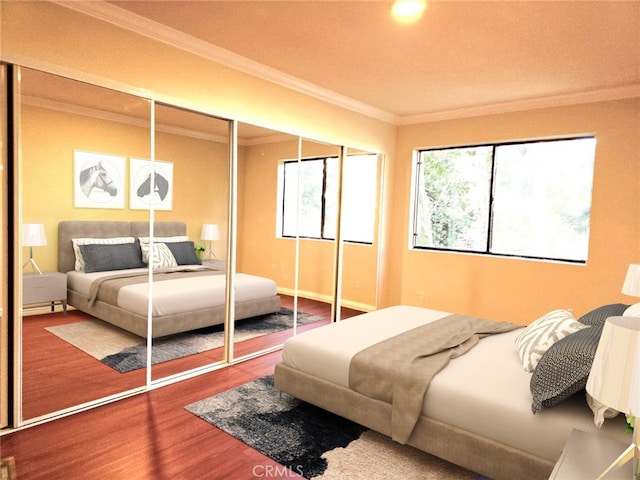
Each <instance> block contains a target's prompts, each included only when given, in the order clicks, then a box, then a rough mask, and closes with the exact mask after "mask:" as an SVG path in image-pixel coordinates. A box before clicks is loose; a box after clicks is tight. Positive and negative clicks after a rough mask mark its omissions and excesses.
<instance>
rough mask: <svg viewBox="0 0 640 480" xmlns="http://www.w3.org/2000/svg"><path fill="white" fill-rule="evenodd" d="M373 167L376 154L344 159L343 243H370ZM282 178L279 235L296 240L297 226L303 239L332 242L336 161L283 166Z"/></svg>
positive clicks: (334, 226) (335, 212)
mask: <svg viewBox="0 0 640 480" xmlns="http://www.w3.org/2000/svg"><path fill="white" fill-rule="evenodd" d="M377 168H378V163H377V156H376V155H349V156H347V157H345V161H344V166H343V171H342V180H343V188H342V219H343V221H342V225H343V232H342V233H343V238H344V239H345V240H346V241H350V242H358V243H370V244H371V243H373V235H374V222H375V207H376V193H377V188H376V187H377V185H376V178H377V173H378V172H377ZM282 173H283V175H282V178H283V181H282V183H281V185H282V193H281V198H282V222H281V225H282V232H281V234H282V236H283V237H295V236H296V226H297V225H298V222H299V233H300V236H301V237H306V238H317V239H326V240H334V239H335V237H336V218H337V199H338V157H326V158H311V159H304V160H302V161H300V162H298V161H295V160H293V161H286V162H284V163H283V172H282ZM298 180H299V181H298ZM298 199H300V215H299V218H298Z"/></svg>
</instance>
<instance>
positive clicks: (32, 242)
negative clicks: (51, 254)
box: [22, 223, 47, 275]
mask: <svg viewBox="0 0 640 480" xmlns="http://www.w3.org/2000/svg"><path fill="white" fill-rule="evenodd" d="M46 244H47V236H46V234H45V233H44V225H43V224H41V223H23V224H22V245H23V246H24V247H29V260H27V261H26V262H25V264H24V265H23V266H22V268H23V269H24V268H26V267H27V265H31V267H32V268H33V270H34V271H35V272H38V273H39V274H40V275H42V272H41V271H40V269H39V268H38V265H37V264H36V261H35V260H34V259H33V247H43V246H45V245H46Z"/></svg>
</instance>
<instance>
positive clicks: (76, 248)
mask: <svg viewBox="0 0 640 480" xmlns="http://www.w3.org/2000/svg"><path fill="white" fill-rule="evenodd" d="M134 241H135V239H134V238H133V237H113V238H73V239H71V244H72V245H73V253H75V256H76V263H75V266H74V269H75V271H76V272H83V271H84V259H83V258H82V252H81V251H80V245H94V244H95V245H116V244H121V243H133V242H134Z"/></svg>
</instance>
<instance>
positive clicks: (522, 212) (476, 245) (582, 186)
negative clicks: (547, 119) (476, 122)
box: [413, 137, 596, 263]
mask: <svg viewBox="0 0 640 480" xmlns="http://www.w3.org/2000/svg"><path fill="white" fill-rule="evenodd" d="M595 145H596V141H595V138H594V137H582V138H572V139H562V140H545V141H535V142H522V143H508V144H506V143H505V144H496V145H481V146H469V147H454V148H443V149H434V150H421V151H419V152H418V165H417V168H416V184H415V192H416V194H415V206H414V219H413V226H414V230H413V247H414V248H428V249H436V250H451V251H460V252H475V253H486V254H496V255H508V256H518V257H526V258H540V259H554V260H563V261H570V262H580V263H584V262H586V260H587V253H588V247H589V224H590V216H591V188H592V184H593V167H594V160H595Z"/></svg>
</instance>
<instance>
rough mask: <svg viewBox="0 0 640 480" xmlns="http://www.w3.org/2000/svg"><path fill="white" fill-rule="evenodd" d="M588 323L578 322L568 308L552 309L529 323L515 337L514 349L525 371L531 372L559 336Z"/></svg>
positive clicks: (579, 328) (564, 335)
mask: <svg viewBox="0 0 640 480" xmlns="http://www.w3.org/2000/svg"><path fill="white" fill-rule="evenodd" d="M583 328H589V326H588V325H585V324H583V323H580V322H578V321H577V320H576V319H575V318H574V316H573V313H571V311H570V310H553V311H551V312H549V313H547V314H546V315H543V316H542V317H540V318H538V319H537V320H536V321H535V322H533V323H531V324H530V325H529V326H527V328H525V329H524V330H523V332H522V333H521V334H520V335H518V337H517V338H516V349H517V350H518V355H519V356H520V361H521V362H522V368H524V370H525V371H526V372H533V369H534V368H536V365H538V362H539V361H540V358H541V357H542V355H543V354H544V352H546V351H547V350H548V349H549V347H551V345H553V344H554V343H556V342H557V341H558V340H560V339H561V338H564V337H566V336H567V335H570V334H572V333H573V332H577V331H578V330H581V329H583Z"/></svg>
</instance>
